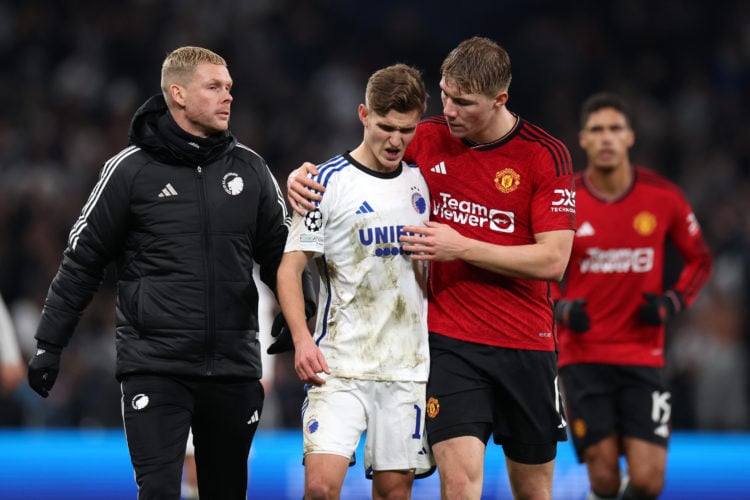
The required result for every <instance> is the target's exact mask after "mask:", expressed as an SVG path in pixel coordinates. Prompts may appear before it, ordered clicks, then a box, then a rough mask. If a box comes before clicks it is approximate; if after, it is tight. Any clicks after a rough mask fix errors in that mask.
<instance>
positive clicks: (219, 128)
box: [178, 63, 233, 137]
mask: <svg viewBox="0 0 750 500" xmlns="http://www.w3.org/2000/svg"><path fill="white" fill-rule="evenodd" d="M180 90H181V92H182V97H183V99H184V107H183V111H184V113H183V119H182V120H178V124H179V125H180V126H181V127H182V128H184V129H185V131H187V132H188V133H190V134H193V135H195V136H198V137H208V136H210V135H213V134H216V133H218V132H224V131H225V130H227V129H228V128H229V110H230V107H231V104H232V101H233V97H232V94H230V91H231V90H232V78H231V77H230V76H229V70H228V69H227V67H226V66H222V65H220V64H209V63H206V64H199V65H198V66H197V67H196V68H195V73H194V74H193V78H192V80H190V82H189V83H188V84H187V85H186V86H184V87H182V86H181V87H180Z"/></svg>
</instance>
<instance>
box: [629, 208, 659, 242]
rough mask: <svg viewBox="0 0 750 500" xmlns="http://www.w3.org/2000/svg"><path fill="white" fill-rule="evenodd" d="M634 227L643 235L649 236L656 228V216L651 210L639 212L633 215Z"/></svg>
mask: <svg viewBox="0 0 750 500" xmlns="http://www.w3.org/2000/svg"><path fill="white" fill-rule="evenodd" d="M633 229H635V231H636V232H637V233H638V234H640V235H641V236H649V235H650V234H651V233H653V232H654V230H655V229H656V216H655V215H654V214H652V213H651V212H645V211H644V212H638V214H636V216H635V217H633Z"/></svg>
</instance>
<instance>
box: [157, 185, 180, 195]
mask: <svg viewBox="0 0 750 500" xmlns="http://www.w3.org/2000/svg"><path fill="white" fill-rule="evenodd" d="M170 196H177V190H176V189H175V188H173V187H172V184H170V183H167V185H166V186H164V188H163V189H162V190H161V193H159V198H169V197H170Z"/></svg>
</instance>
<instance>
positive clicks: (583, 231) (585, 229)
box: [576, 221, 594, 237]
mask: <svg viewBox="0 0 750 500" xmlns="http://www.w3.org/2000/svg"><path fill="white" fill-rule="evenodd" d="M576 236H578V237H582V236H594V226H592V225H591V224H590V223H589V221H586V222H584V223H583V224H581V227H579V228H578V231H576Z"/></svg>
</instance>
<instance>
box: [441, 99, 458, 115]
mask: <svg viewBox="0 0 750 500" xmlns="http://www.w3.org/2000/svg"><path fill="white" fill-rule="evenodd" d="M443 114H444V115H447V116H456V106H455V105H454V104H453V102H452V101H451V100H450V99H445V100H444V101H443Z"/></svg>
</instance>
